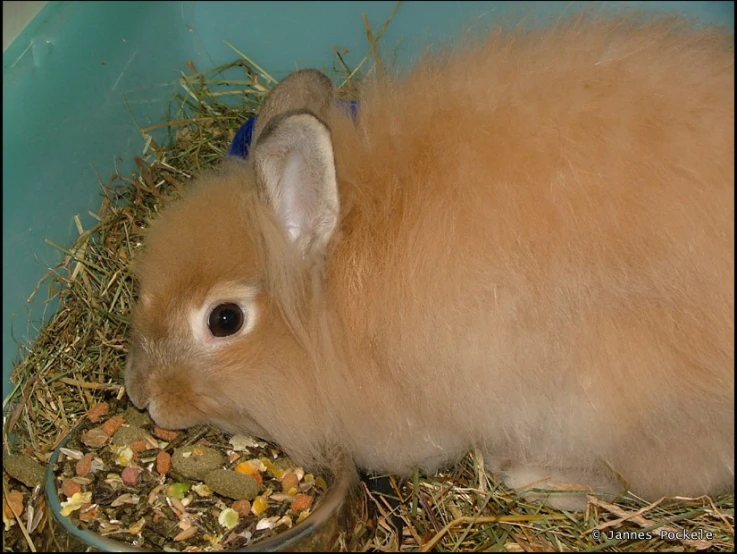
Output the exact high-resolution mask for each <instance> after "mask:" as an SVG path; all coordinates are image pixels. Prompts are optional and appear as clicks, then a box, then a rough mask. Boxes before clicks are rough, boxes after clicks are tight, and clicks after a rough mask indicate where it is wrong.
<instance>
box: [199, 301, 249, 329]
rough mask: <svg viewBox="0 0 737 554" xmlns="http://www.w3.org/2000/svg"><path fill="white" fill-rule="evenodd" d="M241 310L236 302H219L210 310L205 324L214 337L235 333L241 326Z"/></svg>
mask: <svg viewBox="0 0 737 554" xmlns="http://www.w3.org/2000/svg"><path fill="white" fill-rule="evenodd" d="M243 319H244V317H243V311H242V310H241V307H240V306H239V305H238V304H232V303H230V304H220V305H219V306H216V307H215V309H213V310H212V311H211V312H210V317H209V319H208V320H207V326H208V327H209V328H210V332H211V333H212V334H213V336H215V337H229V336H230V335H235V334H236V333H237V332H238V331H240V328H241V327H243Z"/></svg>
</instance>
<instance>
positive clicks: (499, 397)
mask: <svg viewBox="0 0 737 554" xmlns="http://www.w3.org/2000/svg"><path fill="white" fill-rule="evenodd" d="M733 133H734V52H733V36H732V34H731V32H729V31H725V30H723V29H720V28H713V27H709V26H705V25H697V24H694V23H693V22H691V21H689V20H685V19H681V18H679V17H672V16H662V17H661V16H658V17H656V16H642V15H641V14H638V15H607V16H601V15H592V14H583V15H578V16H573V17H570V18H568V19H565V20H561V21H558V22H556V23H553V24H551V25H548V26H545V27H541V26H536V27H527V28H524V27H522V26H517V27H511V28H510V27H505V26H500V27H498V28H495V29H491V30H490V31H489V32H488V34H485V35H484V36H483V37H481V38H478V39H476V40H468V41H466V42H464V43H463V44H460V45H457V46H456V47H455V48H452V49H446V50H443V51H441V52H434V53H427V54H426V55H424V56H423V57H422V58H421V59H420V60H419V61H418V63H417V65H416V66H415V68H414V69H412V70H411V71H409V72H407V73H400V72H387V73H385V74H378V75H376V76H375V77H374V78H373V79H371V80H370V81H367V82H366V83H364V86H363V88H362V92H361V97H360V100H359V108H358V113H357V114H356V117H355V119H354V118H353V117H352V116H351V114H349V113H346V110H344V109H341V108H340V107H339V106H338V105H337V103H336V89H335V87H334V85H333V83H332V82H331V80H330V79H329V78H328V77H326V76H325V75H323V74H322V73H320V72H318V71H316V70H302V71H298V72H295V73H293V74H291V75H290V76H289V77H287V78H286V79H284V80H282V81H281V82H280V83H279V84H278V85H277V86H276V87H275V88H274V89H273V90H272V91H271V92H270V93H269V95H268V97H267V98H266V100H265V102H264V105H263V108H262V110H261V111H260V113H259V121H258V122H257V125H256V129H255V131H254V138H253V140H254V143H253V146H252V149H251V152H250V155H249V158H248V159H246V160H244V159H237V158H231V159H226V160H224V161H223V162H222V163H221V164H220V165H219V166H218V167H217V168H215V169H213V170H209V171H205V172H203V174H202V175H200V176H199V177H198V178H197V179H195V183H193V184H192V185H191V187H190V188H189V189H188V190H187V192H186V193H185V194H184V196H183V198H181V199H180V200H177V201H175V202H173V203H171V204H170V205H167V206H165V207H164V208H163V209H162V210H161V212H160V213H159V214H158V215H157V216H156V217H155V218H154V219H153V221H152V222H151V224H150V226H149V227H148V229H147V230H146V235H145V239H144V244H143V247H142V249H141V250H140V251H139V252H137V253H136V256H135V258H134V262H133V263H134V275H135V278H136V281H137V283H138V287H139V294H138V300H137V302H136V305H135V307H134V310H133V314H132V325H131V330H130V334H129V352H128V358H127V363H126V369H125V385H126V390H127V393H128V395H129V397H130V399H131V401H132V402H133V404H134V405H136V406H137V407H138V408H140V409H144V408H147V409H148V410H149V411H150V414H151V416H152V417H153V419H154V421H156V423H157V424H158V425H160V426H162V427H166V428H172V429H178V428H186V427H189V426H193V425H196V424H211V425H214V426H218V427H220V428H222V429H224V430H226V431H228V432H232V433H249V434H253V435H256V436H258V437H261V438H263V439H265V440H269V441H273V442H275V443H276V444H278V445H279V446H280V447H281V448H283V449H284V450H285V452H286V453H287V454H288V455H289V456H290V457H291V458H292V459H293V460H295V461H296V462H298V463H300V464H303V465H304V467H306V468H331V467H334V465H335V464H336V460H339V459H340V457H341V456H343V455H345V456H349V457H350V458H351V459H352V460H353V462H354V463H355V466H356V467H357V468H360V469H361V470H362V471H367V472H391V473H394V474H396V475H400V476H406V475H410V474H411V472H412V471H414V469H415V468H419V469H420V470H422V471H424V472H427V473H432V472H435V471H437V470H438V469H440V468H442V467H445V466H448V465H450V464H453V463H456V462H458V461H459V460H460V458H461V457H462V456H463V455H464V454H465V453H466V452H468V451H469V450H470V449H475V450H476V452H478V454H479V455H480V457H482V458H483V460H484V464H485V465H486V467H487V468H488V469H489V471H493V472H494V473H495V474H497V475H498V476H499V477H500V478H501V479H502V480H503V481H504V482H505V483H506V484H508V485H509V486H510V487H512V488H513V489H515V490H516V491H518V492H519V493H520V494H523V495H525V496H526V498H528V499H531V500H538V499H539V500H542V501H545V502H546V503H547V504H549V505H550V506H552V507H557V508H559V509H571V510H578V509H582V508H583V507H585V505H586V500H587V499H586V494H601V495H612V496H616V495H619V494H624V493H626V492H628V491H629V492H631V493H633V494H636V495H639V496H640V497H642V498H645V499H657V498H660V497H662V496H674V495H680V496H697V495H704V494H720V493H722V492H727V491H730V490H733V488H734V485H733V478H734V288H733V283H734V134H733Z"/></svg>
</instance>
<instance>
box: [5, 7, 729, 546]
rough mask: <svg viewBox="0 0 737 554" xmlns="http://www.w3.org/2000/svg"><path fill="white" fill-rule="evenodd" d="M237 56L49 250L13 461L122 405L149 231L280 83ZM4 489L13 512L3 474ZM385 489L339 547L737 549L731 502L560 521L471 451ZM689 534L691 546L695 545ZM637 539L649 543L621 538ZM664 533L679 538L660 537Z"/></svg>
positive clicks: (181, 97) (594, 510)
mask: <svg viewBox="0 0 737 554" xmlns="http://www.w3.org/2000/svg"><path fill="white" fill-rule="evenodd" d="M400 4H401V2H400V3H398V4H397V6H396V8H395V10H394V11H393V12H392V14H391V16H390V17H389V19H388V20H387V21H386V22H385V23H384V25H383V26H382V27H381V28H380V29H378V31H376V32H374V31H373V30H372V29H371V27H370V25H369V24H368V21H367V20H366V18H365V16H364V18H363V21H364V25H365V29H366V35H367V38H368V41H369V45H370V48H369V51H368V53H367V54H366V56H365V57H364V58H363V59H362V60H361V61H360V63H358V64H357V65H356V66H355V67H349V65H348V64H347V63H346V62H345V59H344V55H345V51H344V50H341V49H337V48H336V49H334V54H335V59H336V64H335V67H334V68H333V70H334V72H337V73H338V74H339V79H338V83H339V84H340V96H341V97H343V98H356V97H357V94H358V90H359V84H360V79H361V77H364V76H366V75H368V74H370V73H372V72H373V71H379V72H381V71H383V67H384V66H383V65H382V64H381V62H379V61H378V60H379V58H378V52H379V49H378V47H377V43H378V42H379V40H380V39H381V36H382V35H383V34H384V31H385V30H386V28H387V26H388V25H389V22H390V21H391V19H392V18H393V17H394V15H395V14H396V11H397V9H398V8H399V6H400ZM228 45H229V46H230V47H231V48H232V49H233V51H234V52H235V53H236V54H237V59H236V60H235V61H233V62H232V63H229V64H226V65H222V66H219V67H216V68H214V69H211V70H209V71H198V70H197V69H196V68H195V67H194V65H193V64H192V63H191V62H190V63H188V64H187V71H183V72H182V73H181V78H180V84H181V89H182V90H181V92H180V93H178V94H177V95H176V97H175V99H174V102H173V106H174V108H173V113H172V116H171V117H170V118H169V120H168V121H167V122H165V123H161V124H158V125H153V126H150V127H146V128H141V133H142V134H143V137H144V139H145V148H144V151H143V153H142V156H141V157H136V158H135V164H136V167H137V170H136V172H135V173H134V174H132V175H122V174H119V173H116V174H115V175H114V176H113V177H112V178H111V179H110V180H109V181H108V182H106V183H105V182H103V181H102V180H99V182H100V187H101V190H102V193H103V194H102V202H101V205H100V209H99V210H98V212H97V213H91V215H92V216H93V217H94V219H95V220H96V221H97V223H96V224H95V225H94V226H93V227H92V228H90V229H84V228H83V227H82V223H81V220H80V219H79V218H78V217H75V221H76V225H77V229H78V232H79V236H78V238H77V240H76V241H75V242H74V243H73V244H72V245H71V246H70V247H69V248H63V247H61V246H58V245H55V244H54V243H53V242H51V241H47V242H48V243H49V244H51V245H53V246H55V247H56V248H58V249H59V250H60V251H61V252H62V253H63V254H64V257H63V260H62V261H61V262H60V263H59V264H58V266H56V267H55V268H53V269H51V270H50V271H49V273H48V274H47V275H46V276H45V277H44V279H43V280H42V282H41V283H39V286H38V287H37V289H36V291H34V295H35V294H36V293H37V292H38V291H39V290H41V288H42V287H43V286H48V288H49V298H50V299H53V300H55V301H56V302H58V311H57V312H56V313H55V314H54V315H53V316H52V317H51V318H50V319H49V320H48V323H47V324H46V325H44V326H43V327H42V328H41V329H40V330H39V332H38V337H37V339H36V340H35V342H34V343H33V345H32V346H31V347H27V348H26V349H25V351H24V352H23V356H22V360H21V361H20V362H19V363H18V364H17V366H16V367H15V369H14V372H13V375H12V381H13V383H14V389H13V391H12V393H11V394H10V395H9V397H8V398H7V399H6V400H5V402H4V405H3V411H4V414H5V417H4V428H3V434H4V435H3V439H4V445H5V449H6V451H7V450H8V449H9V448H10V445H11V444H12V449H13V451H14V452H16V453H24V454H27V455H30V456H32V457H34V458H35V459H36V460H38V461H40V462H42V463H43V462H45V461H46V460H47V459H48V458H49V456H50V454H51V451H52V450H53V449H54V448H55V446H56V445H57V444H58V443H59V442H60V441H61V439H62V438H63V437H64V436H65V435H66V434H67V433H68V432H69V431H70V430H71V429H72V428H73V426H74V425H75V424H76V423H77V422H78V421H79V419H80V418H81V417H83V415H84V414H85V412H86V411H87V410H89V408H90V407H91V406H93V405H94V404H95V403H96V402H98V401H100V400H101V399H102V398H104V397H106V396H107V397H109V396H110V395H111V394H113V395H117V396H122V395H123V394H124V389H123V386H122V378H121V377H122V370H123V367H124V361H125V354H126V342H125V335H126V330H127V327H128V323H129V319H128V317H129V314H130V308H131V304H132V302H133V299H134V283H133V280H132V278H131V274H130V271H129V264H130V261H131V260H132V258H133V257H134V253H135V250H136V248H138V246H139V245H140V243H141V242H142V240H143V235H142V233H143V229H144V227H145V225H146V223H147V221H148V220H149V219H150V218H151V217H152V216H153V215H155V213H156V211H157V210H158V208H159V206H161V205H162V204H163V203H165V202H167V201H168V200H169V199H171V198H174V197H176V196H177V195H178V194H179V193H180V192H181V190H182V189H183V187H186V184H187V182H188V181H189V180H190V178H191V177H192V176H193V175H195V174H197V173H198V172H199V171H200V170H202V169H203V168H206V167H208V166H211V165H213V164H215V163H217V162H218V161H220V160H221V159H222V158H223V157H224V155H225V153H226V152H227V149H228V146H229V144H230V141H231V140H232V138H233V136H234V134H235V132H236V131H237V129H238V128H239V127H240V125H242V124H243V122H244V121H246V119H247V118H248V117H250V116H251V115H253V114H254V113H255V112H256V111H257V110H258V107H259V105H260V103H261V102H262V100H263V98H264V95H265V93H266V92H267V91H268V90H269V89H270V88H271V87H272V86H273V85H274V84H275V83H276V79H274V78H273V77H272V76H271V75H269V74H268V73H267V72H266V71H264V70H263V69H262V68H261V67H259V66H258V65H257V64H256V62H254V61H253V60H252V59H250V58H249V57H248V56H247V55H246V54H244V53H243V52H240V51H239V50H238V49H237V48H236V47H235V46H233V45H230V44H228ZM162 129H164V130H166V131H167V134H168V137H169V139H170V140H169V141H168V142H169V144H170V145H169V146H167V147H163V146H161V145H160V144H159V143H158V142H157V141H156V140H154V138H153V137H154V134H153V133H154V132H158V133H161V132H162V131H161V130H162ZM98 179H99V176H98ZM29 300H30V299H29ZM10 436H12V442H11V441H9V440H8V439H9V437H10ZM3 479H4V481H3V499H4V500H5V499H7V497H8V488H9V487H8V477H7V475H6V474H4V476H3ZM387 479H388V483H389V484H390V485H391V489H392V491H391V492H377V491H372V490H369V489H368V488H367V486H366V485H365V484H363V483H362V484H361V490H360V494H359V495H358V496H357V500H356V502H355V506H354V508H353V512H354V516H355V519H353V520H351V522H350V524H349V525H347V527H346V528H345V529H344V530H343V531H342V532H341V534H340V537H339V542H338V546H339V547H340V548H341V549H342V550H353V551H366V550H371V549H374V550H378V551H396V550H406V551H416V550H419V551H432V550H442V551H479V550H484V551H486V550H491V551H496V550H499V551H507V552H509V551H513V552H514V551H571V550H574V551H577V550H589V551H694V550H706V549H708V550H721V551H733V550H734V495H726V496H723V497H720V498H714V499H712V498H707V497H703V498H680V499H675V500H676V501H675V502H673V501H670V502H666V501H658V502H654V503H652V504H648V503H646V502H644V501H641V500H638V499H635V498H630V499H627V500H623V501H621V502H619V503H617V504H609V503H607V502H603V501H601V500H598V499H596V498H593V497H592V498H591V499H590V503H589V505H588V508H587V510H586V512H585V513H583V514H568V513H561V512H554V511H551V510H548V509H543V508H541V507H540V506H538V505H536V504H528V503H526V502H524V501H523V500H522V499H521V498H519V497H518V496H517V495H515V494H514V493H512V492H510V491H509V490H507V489H505V488H504V487H503V486H502V485H500V484H499V483H498V482H497V481H495V480H494V478H493V476H492V475H489V474H487V473H486V472H485V470H484V469H483V463H482V460H480V459H479V458H478V457H477V456H476V455H474V453H473V452H471V453H469V454H468V455H467V456H466V457H465V458H464V460H463V461H462V463H461V464H459V465H458V466H457V467H455V468H454V469H452V470H450V471H447V472H441V473H438V474H437V475H433V476H422V475H419V474H416V475H415V476H414V479H410V480H407V481H404V482H400V481H399V480H398V479H396V478H395V477H393V476H388V477H387ZM26 492H27V494H25V496H24V498H25V502H26V505H29V504H33V507H34V509H35V510H36V512H38V510H39V509H42V505H40V504H39V502H42V501H40V500H39V498H42V495H39V494H38V492H36V493H35V494H33V493H32V492H31V490H30V489H29V490H28V491H26ZM8 512H10V514H12V515H10V514H9V515H8V517H6V518H4V519H5V520H6V526H9V525H10V526H12V524H10V523H7V521H9V520H13V519H15V520H17V518H16V517H15V516H16V514H15V513H14V511H13V510H6V514H7V513H8ZM33 519H34V520H37V519H39V518H33ZM41 527H42V525H39V522H38V521H33V522H31V523H30V524H26V523H25V522H24V523H23V524H21V525H15V526H12V527H11V529H10V530H11V532H10V533H4V534H3V550H4V551H27V550H31V551H35V550H36V545H35V544H34V541H35V540H36V536H37V534H38V533H39V531H40V528H41ZM19 528H20V529H21V530H22V532H21V533H18V532H17V531H18V530H19ZM13 530H15V537H16V538H15V539H13V538H12V536H13V532H12V531H13ZM684 531H686V532H687V533H688V534H689V535H691V536H690V537H689V538H684ZM636 532H641V534H640V537H643V538H635V539H631V538H630V539H623V538H622V537H626V536H627V534H629V535H630V536H634V534H635V533H636ZM661 532H666V535H667V537H668V538H666V539H664V538H661ZM648 536H651V537H652V538H647V537H648ZM597 537H598V538H597ZM609 537H611V538H609Z"/></svg>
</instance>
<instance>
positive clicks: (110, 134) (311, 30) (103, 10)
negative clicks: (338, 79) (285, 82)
mask: <svg viewBox="0 0 737 554" xmlns="http://www.w3.org/2000/svg"><path fill="white" fill-rule="evenodd" d="M592 4H593V3H591V2H520V3H517V2H405V3H404V4H403V5H402V6H401V7H400V8H399V11H398V13H397V15H396V17H395V18H394V20H393V21H392V23H391V24H390V26H389V28H388V31H387V32H386V34H385V35H384V37H383V39H382V48H383V53H384V54H386V55H388V56H389V58H391V57H392V55H393V53H392V52H393V50H394V49H395V47H396V61H397V64H398V65H399V66H401V67H406V66H409V65H411V63H412V62H413V61H414V60H415V59H416V57H417V55H418V54H419V53H420V52H421V50H422V49H423V48H425V47H426V46H428V45H434V44H438V43H439V42H440V41H448V40H452V39H453V38H455V37H459V36H460V35H461V34H462V33H464V32H466V31H468V30H471V31H472V32H476V31H480V30H482V29H484V28H486V27H488V26H489V25H490V24H492V23H493V22H494V21H495V20H497V19H498V18H500V17H502V16H504V17H505V18H506V19H508V20H512V21H513V20H515V19H518V18H519V17H521V16H522V15H525V14H532V15H533V18H534V19H536V20H539V21H546V20H550V19H552V18H555V17H559V16H560V15H561V14H562V13H564V12H565V13H570V12H571V11H574V10H578V9H581V8H584V7H591V6H592ZM394 6H395V3H394V2H49V3H48V4H47V5H46V6H45V7H44V8H43V9H42V10H41V12H40V13H39V14H38V15H37V16H36V17H35V18H34V19H33V20H32V21H31V23H30V24H29V25H28V26H27V27H26V28H25V30H24V31H23V32H22V33H21V34H20V35H19V36H18V37H17V38H16V39H15V41H14V42H13V43H12V44H11V45H10V46H9V47H8V48H7V50H6V51H5V52H4V53H3V316H2V317H3V398H6V397H7V396H8V394H9V393H10V391H11V383H10V373H11V369H12V365H13V362H14V361H15V360H16V359H17V357H18V343H19V342H22V343H28V342H29V341H31V340H32V339H33V338H34V336H35V334H36V333H35V330H34V325H36V326H38V325H40V322H41V319H42V314H43V311H44V302H45V300H46V298H45V294H43V293H40V294H38V295H37V296H36V298H35V300H34V301H33V302H31V303H27V302H26V299H27V298H28V297H29V296H30V295H31V293H32V291H33V290H34V288H35V286H36V284H37V283H38V281H39V279H40V278H41V277H42V276H43V275H44V274H45V273H46V272H47V271H48V269H49V268H51V267H54V266H55V265H56V264H57V263H58V262H59V261H60V259H61V253H60V252H59V251H58V250H56V249H55V248H53V247H51V246H49V245H48V244H47V243H46V242H45V239H50V240H52V241H53V242H55V243H56V244H59V245H62V246H64V247H67V246H69V245H70V244H71V243H72V241H73V240H74V237H75V236H76V233H77V231H76V226H75V224H74V219H73V218H74V216H75V215H79V217H80V219H81V221H82V224H83V226H84V227H85V228H89V227H91V226H92V224H93V222H94V220H93V219H92V218H91V217H90V216H89V215H88V211H92V212H96V211H97V209H98V208H99V205H100V201H101V196H100V195H101V189H100V187H99V185H98V182H97V177H96V172H98V173H99V175H100V176H101V178H102V179H103V180H104V181H107V180H108V179H109V177H110V176H111V175H112V174H113V173H114V172H115V170H116V167H117V170H119V171H121V172H122V173H125V172H129V171H130V170H132V160H133V156H135V155H140V154H141V152H142V149H143V146H144V141H143V138H142V136H141V133H140V132H139V130H138V129H139V127H145V126H147V125H152V124H155V123H160V122H163V121H165V120H166V118H167V110H168V108H169V100H170V99H171V98H172V96H173V94H174V92H175V91H176V90H177V89H178V86H179V85H178V78H179V71H180V70H181V69H184V68H185V63H186V62H187V61H188V60H192V61H193V62H194V64H195V66H196V67H197V68H198V69H200V70H207V69H210V68H212V67H215V66H217V65H219V64H223V63H227V62H231V61H233V60H234V59H235V58H236V55H235V53H234V52H233V51H232V50H231V49H230V48H229V47H228V46H227V45H226V44H225V41H228V42H230V43H231V44H233V45H234V46H236V47H237V48H238V49H239V50H241V51H242V52H245V53H247V54H248V55H249V56H250V57H252V58H253V59H254V60H255V61H256V62H257V63H258V64H260V65H261V66H262V67H263V68H264V69H266V70H267V71H268V72H269V73H271V74H272V75H273V76H275V77H276V78H281V77H283V76H285V75H286V74H288V73H290V72H291V71H293V70H294V69H296V68H306V67H316V68H328V69H329V68H332V66H333V63H334V60H335V58H334V55H333V53H332V48H333V47H336V46H340V47H343V48H346V49H348V51H349V52H348V54H346V59H347V61H348V63H349V64H353V65H355V64H356V63H357V62H358V61H360V60H361V59H362V58H363V56H364V55H365V54H366V52H367V51H368V43H367V40H366V36H365V31H364V25H363V20H362V17H361V14H362V12H365V13H366V17H367V19H368V21H369V22H370V23H371V25H372V27H373V28H374V29H378V28H379V27H380V26H381V25H382V24H383V23H384V21H385V20H386V19H387V18H388V16H389V14H390V13H391V12H392V10H393V9H394ZM623 7H646V8H648V9H654V10H665V11H678V12H681V13H686V14H688V15H690V16H694V17H697V18H700V19H702V20H704V21H709V22H716V23H720V24H723V25H729V26H733V24H734V3H733V2H607V3H604V4H603V9H621V8H623ZM400 38H401V39H402V40H401V42H399V39H400ZM398 43H399V45H398V46H397V44H398ZM53 309H54V306H53V304H51V305H49V306H48V309H47V310H46V316H47V317H48V316H49V315H50V314H51V313H52V312H53ZM29 314H30V317H31V320H32V321H33V323H34V325H29Z"/></svg>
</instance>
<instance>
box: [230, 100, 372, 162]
mask: <svg viewBox="0 0 737 554" xmlns="http://www.w3.org/2000/svg"><path fill="white" fill-rule="evenodd" d="M338 105H339V106H341V107H343V108H346V109H349V110H350V111H351V115H352V116H353V119H356V115H358V102H357V101H356V100H338ZM257 119H258V116H256V115H254V116H253V117H251V118H250V119H249V120H248V121H246V122H245V123H244V124H243V125H242V126H241V128H240V129H238V132H237V133H236V134H235V137H233V142H232V143H231V145H230V148H229V149H228V156H240V157H241V158H243V159H244V160H247V159H248V152H249V150H250V149H251V141H252V140H253V128H254V127H255V126H256V120H257Z"/></svg>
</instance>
